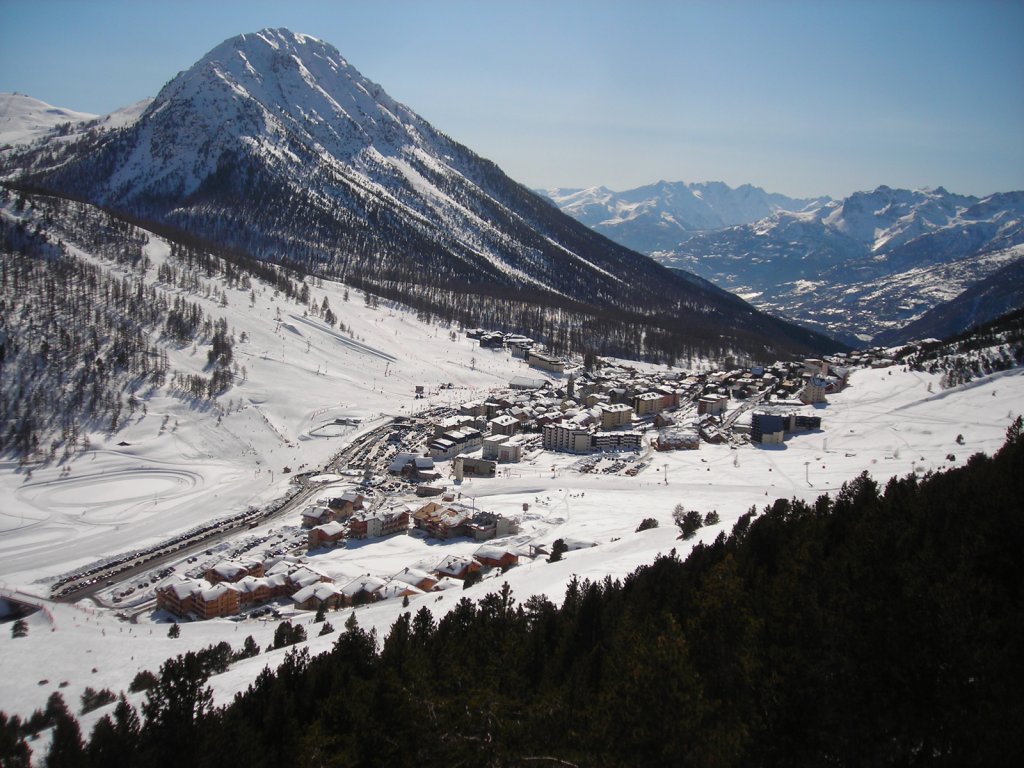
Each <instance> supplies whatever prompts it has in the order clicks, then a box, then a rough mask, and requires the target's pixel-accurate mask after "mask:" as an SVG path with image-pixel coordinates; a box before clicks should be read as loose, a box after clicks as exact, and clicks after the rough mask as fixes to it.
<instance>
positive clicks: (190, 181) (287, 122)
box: [2, 29, 832, 357]
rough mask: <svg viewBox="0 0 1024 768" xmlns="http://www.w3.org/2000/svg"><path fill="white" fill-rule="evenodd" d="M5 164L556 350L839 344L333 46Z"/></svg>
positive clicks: (296, 52) (225, 58)
mask: <svg viewBox="0 0 1024 768" xmlns="http://www.w3.org/2000/svg"><path fill="white" fill-rule="evenodd" d="M3 162H4V164H5V166H6V167H4V168H3V169H2V170H3V173H4V175H5V176H6V177H7V178H8V180H9V181H14V183H17V184H20V185H21V186H22V187H23V188H25V189H30V190H32V189H34V190H42V191H47V192H50V193H56V194H60V195H65V196H72V197H76V198H79V199H83V200H86V201H88V202H92V203H96V204H99V205H103V206H104V207H106V208H108V209H111V210H114V211H117V212H119V213H121V214H122V215H128V216H131V217H134V218H136V219H141V220H144V221H147V222H152V223H158V224H161V225H163V226H165V227H167V226H170V227H174V228H176V229H177V230H179V231H181V232H183V233H187V234H188V236H190V237H193V238H200V239H202V240H203V241H204V242H206V243H208V244H215V245H217V246H221V247H226V248H230V249H234V250H236V251H242V252H244V253H246V254H248V255H250V256H253V257H255V258H258V259H261V260H264V261H271V262H275V263H279V264H285V265H288V266H291V267H295V268H298V269H300V270H302V271H306V272H310V273H313V274H320V275H324V276H332V277H338V278H340V279H342V280H345V281H347V282H349V283H351V284H353V285H357V286H359V287H363V288H366V289H368V290H370V291H372V292H374V293H377V294H379V295H383V296H386V297H390V298H394V299H398V300H401V301H404V302H406V303H409V304H411V305H412V306H415V307H417V308H422V309H424V310H425V311H428V312H430V313H434V314H437V315H440V316H442V317H444V318H446V319H449V320H459V321H463V322H469V323H473V324H485V323H486V322H490V323H493V324H495V325H500V326H505V327H511V326H515V327H519V328H522V329H523V330H527V331H531V332H532V333H534V334H535V335H537V336H541V337H544V338H545V340H546V341H548V342H549V343H551V344H553V345H554V346H555V347H558V346H562V347H564V348H570V347H571V348H575V349H582V348H587V349H592V350H594V351H599V352H609V353H611V352H614V353H618V354H623V355H625V354H641V355H648V356H652V355H653V356H656V357H661V356H664V355H667V356H669V357H673V356H676V355H680V354H686V353H687V352H693V351H695V350H698V349H699V350H707V349H710V346H709V345H714V347H715V348H716V349H718V350H722V349H730V350H735V351H737V352H747V353H751V354H755V355H758V356H772V355H774V354H777V352H780V351H785V350H790V351H794V352H802V351H812V350H816V351H821V350H823V349H825V348H828V347H830V346H832V344H831V342H829V341H828V340H826V339H824V338H823V337H820V336H817V335H815V334H813V333H809V332H806V331H803V330H801V329H798V328H795V327H794V326H791V325H789V324H786V323H783V322H782V321H778V320H775V319H772V318H769V317H767V316H764V315H761V314H760V313H758V312H756V311H755V310H753V308H752V307H750V306H749V305H748V304H746V303H745V302H743V301H741V300H739V299H737V298H735V297H733V296H731V295H729V294H726V293H725V292H723V291H720V290H718V289H715V288H713V287H711V286H710V285H708V284H706V283H704V282H702V281H700V280H697V279H696V278H692V277H687V276H685V275H679V274H674V273H672V272H670V271H669V270H666V269H664V268H662V267H661V266H659V265H657V264H654V263H653V262H651V261H650V260H648V259H644V258H640V257H638V256H637V254H635V253H634V252H632V251H629V250H627V249H626V248H623V247H621V246H618V245H616V244H614V243H612V242H610V241H608V240H607V239H605V238H604V237H601V236H600V235H598V234H596V233H594V232H592V231H591V230H589V229H587V228H586V227H584V226H583V225H581V224H579V223H578V222H576V221H574V220H572V219H571V218H569V217H567V216H565V215H564V214H562V213H561V212H560V211H558V209H557V208H556V207H555V206H553V205H551V204H550V203H549V202H548V201H546V200H543V199H542V198H540V197H539V196H537V195H535V194H534V193H533V192H531V191H529V190H528V189H526V188H525V187H523V186H522V185H520V184H517V183H516V182H514V181H512V180H511V179H509V178H508V177H507V176H506V175H505V174H504V173H502V171H501V170H500V169H499V168H498V167H497V166H496V165H494V164H493V163H491V162H489V161H487V160H485V159H482V158H480V157H478V156H477V155H476V154H474V153H473V152H471V151H470V150H469V149H467V148H466V147H464V146H462V145H460V144H458V143H457V142H455V141H453V140H452V139H450V138H449V137H447V136H445V135H444V134H443V133H441V132H440V131H438V130H436V129H435V128H433V127H432V126H431V125H430V124H429V123H427V122H426V121H425V120H423V119H422V118H420V117H419V116H418V115H416V114H415V113H414V112H413V111H412V110H410V109H409V108H408V107H405V106H403V105H401V104H399V103H398V102H396V101H394V100H393V99H391V98H390V97H389V96H388V95H387V94H386V93H385V92H384V91H383V89H382V88H381V87H380V86H378V85H377V84H375V83H373V82H371V81H370V80H367V79H366V78H364V77H363V76H362V75H360V74H359V72H357V71H356V70H355V68H353V67H352V66H351V65H349V64H348V62H346V61H345V60H344V59H343V58H342V56H341V55H340V54H339V53H338V51H337V50H336V49H335V48H333V47H332V46H330V45H328V44H326V43H324V42H322V41H320V40H317V39H315V38H312V37H309V36H306V35H299V34H295V33H292V32H290V31H288V30H285V29H265V30H262V31H260V32H257V33H255V34H246V35H240V36H238V37H235V38H232V39H230V40H227V41H225V42H224V43H222V44H221V45H219V46H217V47H216V48H214V49H213V50H212V51H210V52H209V53H208V54H207V55H206V56H204V57H203V58H202V59H200V60H199V61H198V62H196V64H195V65H193V66H192V67H191V68H189V69H188V70H187V71H185V72H182V73H180V74H179V75H178V76H177V77H175V78H174V79H173V80H171V81H170V82H169V83H168V84H167V85H166V86H165V87H164V88H163V89H162V90H161V92H160V93H159V94H158V95H157V97H156V98H155V99H154V101H153V102H152V103H151V104H150V105H149V107H148V108H147V109H146V110H145V112H143V113H142V115H141V116H140V117H139V118H138V120H136V121H134V122H132V123H131V124H129V125H127V126H125V127H123V128H120V129H116V130H106V129H103V128H102V127H97V128H96V129H93V130H89V131H87V132H85V133H84V134H82V135H81V136H80V137H79V138H78V140H76V141H63V142H58V141H53V142H46V143H42V144H36V145H33V146H32V147H29V148H28V149H26V150H24V151H21V152H15V153H12V154H9V155H8V156H7V157H5V159H4V161H3ZM567 311H568V312H569V313H570V315H564V314H563V313H565V312H567ZM569 316H571V318H572V321H571V322H567V321H566V318H567V317H569ZM652 331H653V332H652Z"/></svg>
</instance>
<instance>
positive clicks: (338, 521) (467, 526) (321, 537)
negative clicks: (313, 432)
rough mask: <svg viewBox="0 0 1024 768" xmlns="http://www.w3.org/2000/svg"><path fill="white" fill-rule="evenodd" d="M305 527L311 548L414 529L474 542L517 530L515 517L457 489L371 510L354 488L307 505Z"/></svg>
mask: <svg viewBox="0 0 1024 768" xmlns="http://www.w3.org/2000/svg"><path fill="white" fill-rule="evenodd" d="M459 459H460V460H461V459H463V457H461V456H460V457H459ZM465 461H467V462H468V461H471V460H470V459H465ZM492 463H493V462H492ZM343 500H344V501H343ZM302 525H303V527H304V528H306V529H307V530H308V533H307V535H306V536H307V539H306V541H307V546H308V548H309V549H310V550H313V549H318V548H321V547H327V548H331V547H335V546H339V545H344V543H345V541H346V539H377V538H383V537H386V536H392V535H394V534H404V533H408V532H409V530H410V528H415V529H418V530H422V531H424V532H425V533H426V534H427V535H428V536H431V537H433V538H436V539H452V538H456V537H458V536H467V537H469V538H472V539H474V540H476V541H486V540H488V539H493V538H497V537H500V536H509V535H511V534H513V533H516V531H517V530H518V529H517V526H516V522H515V521H514V520H512V519H511V518H507V517H504V516H503V515H498V514H495V513H493V512H488V511H485V510H477V509H476V508H475V507H473V508H471V507H469V506H467V505H465V504H462V503H459V502H458V501H456V500H455V495H454V494H453V493H447V494H445V495H444V497H443V498H442V499H441V501H427V502H425V503H420V502H412V503H409V502H397V503H394V504H391V505H389V506H382V507H379V508H377V509H372V510H371V509H364V508H363V496H362V494H357V493H355V492H352V493H350V494H345V495H344V496H342V497H338V498H332V499H328V500H327V501H326V504H323V505H316V506H310V507H308V508H307V509H306V511H304V512H303V513H302Z"/></svg>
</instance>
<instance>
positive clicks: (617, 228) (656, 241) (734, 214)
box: [537, 181, 829, 254]
mask: <svg viewBox="0 0 1024 768" xmlns="http://www.w3.org/2000/svg"><path fill="white" fill-rule="evenodd" d="M537 191H538V192H539V193H541V194H544V195H546V196H547V197H548V198H550V199H551V200H552V201H553V202H554V203H555V204H556V205H557V206H558V207H559V208H561V209H562V210H563V211H564V212H565V213H568V214H569V215H570V216H572V217H573V218H574V219H576V220H577V221H580V222H582V223H583V224H586V225H587V226H588V227H590V228H591V229H593V230H596V231H597V232H600V233H601V234H602V235H607V236H608V237H610V238H611V239H612V240H614V241H615V242H617V243H621V244H622V245H625V246H626V247H627V248H632V249H633V250H634V251H639V252H640V253H647V254H650V253H653V252H655V251H661V250H668V249H671V248H674V247H675V246H676V245H677V244H678V243H679V242H680V241H681V240H684V239H685V238H686V237H687V236H689V235H690V234H692V233H694V232H703V231H707V230H717V229H724V228H725V227H734V226H738V225H740V224H749V223H751V222H754V221H759V220H760V219H763V218H765V217H766V216H771V215H772V214H773V213H776V212H777V211H800V210H805V209H809V208H817V207H820V206H821V205H824V204H825V203H827V202H828V201H829V198H827V197H819V198H809V199H795V198H791V197H786V196H785V195H779V194H774V193H770V192H765V191H764V190H763V189H761V188H760V187H754V186H751V185H750V184H744V185H742V186H739V187H737V188H735V189H733V188H731V187H729V186H728V185H727V184H724V183H722V182H720V181H709V182H704V183H700V184H687V183H686V182H682V181H659V182H658V183H657V184H649V185H647V186H643V187H637V188H636V189H629V190H626V191H625V192H613V191H612V190H610V189H608V188H607V187H591V188H589V189H567V188H555V189H544V190H537Z"/></svg>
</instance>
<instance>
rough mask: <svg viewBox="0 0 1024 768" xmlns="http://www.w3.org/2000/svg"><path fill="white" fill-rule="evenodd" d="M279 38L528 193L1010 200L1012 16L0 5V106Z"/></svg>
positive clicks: (927, 8)
mask: <svg viewBox="0 0 1024 768" xmlns="http://www.w3.org/2000/svg"><path fill="white" fill-rule="evenodd" d="M277 26H284V27H288V28H289V29H292V30H293V31H296V32H305V33H307V34H310V35H313V36H314V37H318V38H320V39H322V40H325V41H327V42H329V43H331V44H333V45H334V46H335V47H337V48H338V49H339V50H340V51H341V54H342V55H343V56H344V57H345V58H346V59H348V61H349V63H351V64H352V65H353V66H354V67H355V68H356V69H358V70H359V71H360V72H362V74H363V75H365V76H366V77H368V78H370V79H371V80H374V81H376V82H377V83H379V84H380V85H382V86H383V87H384V89H385V90H386V91H388V93H390V94H391V95H392V96H393V97H394V98H396V99H398V100H399V101H401V102H403V103H405V104H407V105H408V106H410V107H411V108H412V109H414V110H415V111H417V112H418V113H419V114H421V115H422V116H423V117H424V118H426V119H427V120H429V121H430V122H432V123H433V124H434V125H435V126H436V127H438V128H439V129H441V130H442V131H444V132H445V133H447V134H449V135H451V136H453V137H454V138H456V139H458V140H459V141H461V142H463V143H465V144H466V145H468V146H469V147H470V148H471V149H473V150H474V151H476V152H478V153H479V154H481V155H483V156H485V157H488V158H490V159H492V160H494V161H495V162H497V163H498V164H499V165H500V166H501V167H502V168H503V169H504V170H505V171H506V172H507V173H509V175H511V176H512V177H513V178H515V179H517V180H519V181H521V182H522V183H524V184H527V185H528V186H531V187H551V186H577V187H585V186H593V185H598V184H604V185H605V186H608V187H610V188H612V189H619V190H621V189H627V188H630V187H635V186H640V185H642V184H646V183H652V182H655V181H658V180H659V179H665V180H670V181H678V180H681V181H708V180H721V181H725V182H726V183H728V184H731V185H733V186H735V185H738V184H742V183H753V184H756V185H758V186H762V187H764V188H765V189H768V190H769V191H776V192H783V193H786V194H790V195H799V196H810V195H819V194H829V195H833V196H844V195H847V194H849V193H850V192H853V191H855V190H859V189H871V188H874V187H875V186H878V185H879V184H888V185H889V186H894V187H897V186H898V187H934V186H938V185H940V184H941V185H943V186H945V187H946V188H947V189H949V190H951V191H956V192H961V193H969V194H977V195H982V194H988V193H991V192H997V191H1009V190H1019V189H1024V2H1022V1H1021V0H963V1H959V0H958V1H956V2H953V1H944V0H914V1H910V0H891V1H890V2H874V1H873V0H858V1H857V2H853V0H847V1H846V2H832V1H830V0H817V1H815V2H798V1H797V0H763V1H762V2H753V0H749V1H746V2H741V1H740V0H731V1H730V0H724V1H721V0H720V1H719V2H699V1H697V0H694V1H692V2H670V1H669V0H658V1H655V0H633V2H628V3H625V2H602V1H601V0H588V1H587V2H581V1H578V0H562V1H561V2H559V0H548V1H547V2H532V1H531V0H517V1H516V2H454V1H451V0H450V1H448V2H440V1H439V0H420V1H419V2H412V1H411V0H410V1H397V0H375V1H374V2H370V1H369V0H367V1H366V2H327V1H326V0H325V1H323V2H287V3H285V2H281V1H280V0H275V2H261V1H259V0H252V1H242V0H238V1H229V0H217V1H215V2H210V1H209V0H207V1H206V2H193V1H192V0H179V1H177V2H172V1H170V0H165V2H161V3H155V2H146V1H145V0H135V2H108V1H106V0H93V1H91V2H84V1H81V2H78V1H72V0H63V1H60V0H31V1H29V0H16V1H15V0H0V91H19V92H22V93H27V94H28V95H30V96H34V97H36V98H39V99H42V100H44V101H47V102H50V103H51V104H55V105H58V106H63V107H69V108H72V109H77V110H81V111H86V112H96V113H104V112H108V111H110V110H113V109H115V108H117V107H119V106H124V105H126V104H129V103H132V102H134V101H137V100H139V99H141V98H144V97H147V96H154V95H156V93H157V92H158V91H159V89H160V88H161V87H162V86H163V85H164V83H166V82H167V81H168V80H169V79H171V78H172V77H173V76H174V75H175V74H176V73H177V72H179V71H180V70H183V69H186V68H188V67H189V66H190V65H191V64H192V63H193V62H195V61H196V60H197V59H198V58H200V57H201V56H202V55H203V54H204V53H206V52H207V51H208V50H210V49H211V48H213V47H214V46H216V45H217V44H218V43H220V42H221V41H222V40H225V39H226V38H228V37H232V36H234V35H235V34H239V33H243V32H254V31H256V30H258V29H261V28H263V27H277Z"/></svg>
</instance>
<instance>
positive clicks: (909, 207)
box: [558, 185, 1024, 345]
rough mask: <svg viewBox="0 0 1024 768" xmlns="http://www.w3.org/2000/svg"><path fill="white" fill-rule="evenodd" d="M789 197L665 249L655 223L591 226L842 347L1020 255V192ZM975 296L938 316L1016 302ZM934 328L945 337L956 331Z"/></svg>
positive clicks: (570, 208)
mask: <svg viewBox="0 0 1024 768" xmlns="http://www.w3.org/2000/svg"><path fill="white" fill-rule="evenodd" d="M655 186H658V185H655ZM741 189H742V188H741ZM737 191H738V190H737ZM595 197H596V196H595V195H590V196H589V197H588V196H587V195H583V194H582V193H581V194H580V195H579V196H577V197H576V198H570V197H560V198H558V199H559V200H560V201H561V202H560V204H561V205H562V208H563V210H565V211H566V212H567V213H569V214H571V215H573V216H576V217H577V218H579V219H580V220H581V221H585V222H593V221H596V220H597V219H598V218H599V215H598V214H597V213H595V211H596V207H595V204H594V203H593V202H592V201H593V199H594V198H595ZM586 200H591V202H589V203H587V202H585V201H586ZM793 202H795V203H797V204H799V203H800V202H806V203H807V205H806V206H805V207H804V208H803V209H802V210H795V209H794V208H795V205H792V204H791V205H790V206H789V209H788V210H786V209H785V208H784V207H779V208H777V209H775V210H773V211H772V212H770V213H768V214H767V215H765V216H764V217H762V218H760V219H758V220H757V221H748V222H740V223H736V224H734V225H730V224H724V225H723V226H720V227H718V228H713V227H711V226H707V227H706V229H705V231H701V232H690V233H687V234H684V235H683V236H682V237H679V238H678V239H677V240H676V242H674V243H673V244H671V245H665V243H666V242H667V239H666V235H667V232H668V229H667V227H666V225H665V224H664V221H661V222H656V221H654V220H650V219H648V220H643V219H641V217H635V218H633V219H632V220H630V226H632V227H634V230H633V231H629V230H627V229H626V228H623V229H621V230H616V229H615V227H614V226H612V225H611V224H610V222H611V221H612V220H611V219H605V220H604V221H600V222H597V223H594V224H591V226H594V227H595V228H598V229H600V230H601V231H603V232H605V233H607V234H609V236H610V237H613V238H615V239H618V240H619V241H620V242H638V241H639V242H645V243H647V244H648V246H649V247H647V248H644V249H643V250H644V252H645V253H648V254H649V255H651V256H653V258H654V259H655V260H656V261H658V262H660V263H662V264H665V265H667V266H671V267H677V268H680V269H683V270H686V271H689V272H692V273H694V274H696V275H699V276H701V277H704V278H705V279H707V280H709V281H711V282H713V283H714V284H716V285H718V286H720V287H722V288H724V289H726V290H729V291H732V292H735V293H737V294H738V295H740V296H742V297H743V298H746V299H747V300H749V301H750V302H752V303H753V304H754V305H755V306H757V307H758V308H760V309H763V310H766V311H768V312H772V313H774V314H778V315H781V316H785V317H789V318H792V319H794V320H797V321H798V322H800V323H801V324H804V325H806V326H808V327H812V328H817V329H820V330H822V331H824V332H826V333H828V334H830V335H832V336H833V337H834V338H837V339H841V340H843V341H845V342H847V343H849V344H852V345H857V344H862V343H865V342H868V341H871V340H873V339H874V340H877V341H879V342H884V341H886V340H892V339H903V338H904V337H905V334H902V333H901V329H902V328H903V327H904V326H908V325H909V324H911V323H914V322H915V321H916V320H918V319H919V318H921V317H922V316H923V315H925V313H927V312H929V311H931V310H932V309H934V308H936V307H938V306H939V305H942V304H945V303H946V302H949V301H952V300H953V299H955V298H956V297H957V296H959V295H960V294H962V293H964V292H965V291H970V290H972V289H974V288H975V287H976V286H979V288H978V290H979V291H981V290H982V288H980V286H981V284H982V283H983V282H984V281H986V280H988V279H989V278H991V277H992V276H994V275H995V274H996V273H997V272H998V271H999V270H1002V269H1004V268H1006V267H1008V266H1009V265H1010V264H1012V263H1014V262H1016V261H1017V260H1019V259H1020V258H1021V257H1022V256H1024V250H1022V248H1021V247H1020V246H1021V244H1024V192H1011V193H1000V194H995V195H990V196H988V197H985V198H977V197H971V196H967V195H957V194H953V193H950V192H948V191H946V190H945V189H942V188H941V187H940V188H938V189H935V190H905V189H891V188H889V187H886V186H881V187H878V188H877V189H875V190H873V191H870V192H858V193H856V194H853V195H851V196H850V197H848V198H846V199H844V200H828V201H824V202H820V201H793ZM622 208H623V210H624V209H625V206H623V207H622ZM622 219H623V221H625V220H626V218H625V217H622ZM722 220H723V221H724V217H723V219H722ZM704 223H706V224H709V225H710V223H711V222H710V221H709V220H705V222H704ZM638 229H642V230H643V231H642V232H641V233H638V232H637V231H636V230H638ZM671 231H672V232H673V233H675V232H677V231H678V228H672V230H671ZM977 295H986V296H989V297H990V298H989V299H986V300H984V301H982V300H979V299H978V298H977V296H976V295H975V294H974V293H967V294H965V298H964V300H963V301H964V304H963V305H964V306H966V305H970V306H973V307H974V309H973V310H972V311H970V312H966V313H959V312H953V313H952V314H948V313H946V314H944V316H946V317H947V318H950V319H951V318H953V317H963V319H964V321H965V322H967V320H968V318H970V319H971V320H972V321H974V322H982V321H984V320H987V319H991V318H992V317H994V316H996V315H997V314H999V313H1000V312H1003V311H1006V310H1007V309H1011V308H1013V307H1012V305H1013V303H1014V301H1015V300H1014V299H1013V298H1012V296H1013V295H1014V294H1013V291H1003V292H1002V293H1001V294H1000V299H999V300H995V299H994V298H992V294H991V292H988V293H982V294H977ZM972 296H974V297H975V298H971V297H972ZM1017 306H1020V305H1017ZM940 314H943V312H940ZM926 326H927V323H925V325H923V326H921V327H920V328H918V326H911V328H910V331H909V332H910V333H915V332H919V331H921V330H923V328H924V327H926ZM943 327H944V328H945V329H946V330H947V331H949V332H956V331H961V330H964V328H965V327H966V326H963V327H947V326H943ZM915 328H917V329H918V330H914V329H915Z"/></svg>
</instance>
